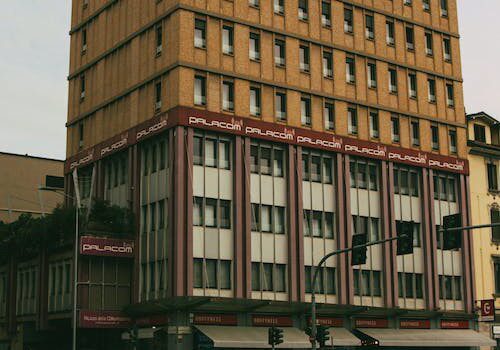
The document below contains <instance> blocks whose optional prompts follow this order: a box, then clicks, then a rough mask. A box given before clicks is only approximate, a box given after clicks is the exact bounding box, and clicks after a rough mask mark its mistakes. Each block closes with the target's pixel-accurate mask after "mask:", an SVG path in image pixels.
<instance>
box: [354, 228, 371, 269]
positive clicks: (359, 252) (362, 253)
mask: <svg viewBox="0 0 500 350" xmlns="http://www.w3.org/2000/svg"><path fill="white" fill-rule="evenodd" d="M366 241H367V235H366V234H364V233H360V234H357V235H353V236H352V247H353V248H354V247H356V246H360V245H364V244H366ZM364 264H366V247H361V248H355V249H353V250H352V256H351V265H352V266H356V265H364Z"/></svg>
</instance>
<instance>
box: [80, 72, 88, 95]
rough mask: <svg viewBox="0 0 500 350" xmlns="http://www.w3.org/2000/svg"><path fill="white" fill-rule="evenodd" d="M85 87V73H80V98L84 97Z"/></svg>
mask: <svg viewBox="0 0 500 350" xmlns="http://www.w3.org/2000/svg"><path fill="white" fill-rule="evenodd" d="M86 87H87V86H86V81H85V74H82V75H80V100H83V99H84V98H85V92H86Z"/></svg>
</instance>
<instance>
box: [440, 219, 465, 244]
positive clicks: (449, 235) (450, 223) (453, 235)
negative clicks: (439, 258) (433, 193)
mask: <svg viewBox="0 0 500 350" xmlns="http://www.w3.org/2000/svg"><path fill="white" fill-rule="evenodd" d="M460 227H462V216H461V215H460V214H453V215H448V216H444V217H443V229H444V230H445V231H444V232H443V250H453V249H458V248H461V247H462V231H461V230H455V231H446V230H449V229H454V228H460Z"/></svg>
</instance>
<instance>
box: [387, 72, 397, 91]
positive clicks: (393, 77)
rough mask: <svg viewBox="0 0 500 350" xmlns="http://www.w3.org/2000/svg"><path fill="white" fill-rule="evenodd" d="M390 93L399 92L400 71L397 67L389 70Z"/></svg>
mask: <svg viewBox="0 0 500 350" xmlns="http://www.w3.org/2000/svg"><path fill="white" fill-rule="evenodd" d="M389 92H390V93H393V94H396V93H397V92H398V71H397V69H396V68H395V67H390V68H389Z"/></svg>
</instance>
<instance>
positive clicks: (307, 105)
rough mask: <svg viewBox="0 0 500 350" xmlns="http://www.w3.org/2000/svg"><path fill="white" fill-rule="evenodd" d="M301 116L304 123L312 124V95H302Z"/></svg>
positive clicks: (306, 124) (305, 124)
mask: <svg viewBox="0 0 500 350" xmlns="http://www.w3.org/2000/svg"><path fill="white" fill-rule="evenodd" d="M300 116H301V121H302V125H304V126H311V97H310V96H302V97H301V98H300Z"/></svg>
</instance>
